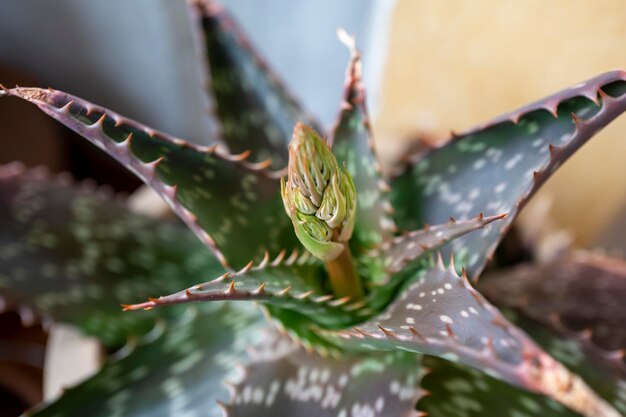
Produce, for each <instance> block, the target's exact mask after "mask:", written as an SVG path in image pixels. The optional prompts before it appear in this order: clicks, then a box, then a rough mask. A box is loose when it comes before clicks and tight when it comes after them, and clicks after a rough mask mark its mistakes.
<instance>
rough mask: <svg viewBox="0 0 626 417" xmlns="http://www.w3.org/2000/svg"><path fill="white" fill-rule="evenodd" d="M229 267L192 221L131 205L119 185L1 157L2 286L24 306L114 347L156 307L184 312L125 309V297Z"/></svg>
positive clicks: (146, 325) (148, 323)
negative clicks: (100, 184) (192, 228)
mask: <svg viewBox="0 0 626 417" xmlns="http://www.w3.org/2000/svg"><path fill="white" fill-rule="evenodd" d="M172 242H175V244H172ZM220 271H223V268H222V266H221V265H220V264H219V263H218V262H217V261H216V260H215V259H214V258H212V257H211V256H207V253H206V249H205V247H204V246H203V245H202V244H201V243H200V242H199V241H198V240H197V239H196V238H195V236H194V235H193V234H192V233H190V232H189V230H187V228H186V227H184V226H183V225H180V224H178V223H176V224H174V223H170V222H163V221H156V220H153V219H150V218H147V217H144V216H140V215H137V214H134V213H131V212H130V211H129V210H128V208H127V207H126V205H125V204H124V202H123V201H122V199H121V198H114V195H113V194H112V192H110V191H108V192H107V191H105V190H102V189H96V188H95V187H94V186H88V185H87V184H84V185H82V186H81V185H75V184H72V182H71V180H69V179H68V178H67V177H66V176H61V175H59V176H52V175H50V174H48V173H46V172H45V171H44V170H42V169H32V170H26V169H25V168H23V167H21V166H20V165H18V164H10V165H5V166H1V167H0V294H2V295H3V297H4V298H5V300H6V302H8V303H9V304H12V305H13V306H15V307H18V308H22V309H28V308H29V307H32V308H34V309H35V311H36V312H38V313H40V314H41V315H43V316H44V318H50V319H53V320H59V321H65V322H69V323H73V324H75V325H77V326H79V327H80V328H81V329H82V330H84V331H86V332H87V333H89V334H91V335H95V336H97V337H99V338H100V339H101V340H102V341H103V342H104V343H105V344H107V345H108V346H110V347H115V346H120V345H122V344H123V343H124V342H126V340H127V338H128V337H129V336H130V335H138V334H141V333H144V332H146V331H148V330H149V329H150V328H151V327H152V325H153V323H154V319H155V318H156V317H168V316H172V315H174V316H176V315H178V314H180V310H172V311H169V312H165V311H164V312H159V313H155V312H150V313H148V314H145V315H128V314H122V312H121V311H120V310H121V309H120V304H121V303H123V302H128V301H129V299H132V298H135V297H147V296H149V295H150V294H152V293H153V292H154V291H174V290H175V289H178V288H181V287H184V286H186V285H191V284H192V283H193V281H192V280H191V279H193V278H194V277H197V276H199V275H204V274H218V273H220Z"/></svg>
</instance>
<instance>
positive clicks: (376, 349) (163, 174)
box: [0, 1, 626, 417]
mask: <svg viewBox="0 0 626 417" xmlns="http://www.w3.org/2000/svg"><path fill="white" fill-rule="evenodd" d="M190 7H191V8H192V11H193V14H192V16H193V18H194V24H197V26H198V27H199V29H200V31H201V33H202V35H203V36H201V37H199V39H200V40H202V41H203V43H204V45H203V46H204V50H205V51H206V57H207V58H208V59H207V61H206V64H207V65H206V68H207V71H208V72H207V75H208V76H207V79H209V80H210V81H209V82H208V83H207V94H208V95H209V97H210V98H211V101H212V103H213V104H214V108H213V112H212V113H211V114H210V115H209V116H208V117H211V118H212V119H213V120H212V121H213V122H214V123H216V124H217V125H220V126H221V127H222V129H221V135H220V136H219V137H215V138H213V139H214V141H215V143H216V145H215V146H208V147H207V146H197V145H194V144H191V143H188V142H186V141H183V140H181V139H178V138H173V137H170V136H169V135H167V134H165V133H162V132H157V131H155V130H154V129H151V128H149V127H146V126H143V125H142V124H141V123H138V122H135V121H132V120H129V119H127V118H125V117H123V116H121V115H118V114H116V113H114V112H112V111H110V110H107V109H104V108H102V107H99V106H97V105H95V104H92V103H89V102H87V101H85V100H83V99H80V98H78V97H75V96H71V95H69V94H67V93H64V92H61V91H56V90H52V89H41V88H25V87H15V88H7V87H2V89H1V90H0V97H3V96H4V97H17V98H19V99H22V100H26V101H28V102H31V103H33V104H35V105H36V106H37V107H38V108H39V109H40V110H41V111H43V112H44V113H46V114H48V115H49V116H51V117H53V118H54V119H56V120H58V121H59V122H61V123H62V124H64V125H66V126H67V127H69V128H70V129H72V130H74V131H76V132H78V133H79V134H80V135H82V136H83V137H84V138H85V139H87V140H88V141H90V142H91V143H93V144H94V145H96V146H97V147H99V148H101V149H102V150H103V151H104V152H106V153H108V154H109V155H110V156H111V157H113V158H115V159H116V160H117V161H118V162H120V163H121V164H122V165H124V166H125V167H127V168H128V169H129V170H130V171H132V172H133V173H134V174H135V175H137V177H139V178H140V179H141V180H143V181H144V182H145V183H146V184H147V185H148V186H149V187H151V188H152V189H153V190H155V191H156V192H157V193H158V194H159V195H160V196H161V197H162V198H163V199H164V200H165V202H167V203H168V204H169V206H170V207H171V208H172V210H173V212H174V213H176V215H177V216H178V217H179V218H180V220H182V223H179V222H173V221H169V220H163V219H156V218H150V217H145V216H142V215H140V214H136V213H133V212H132V211H130V210H129V208H128V207H127V205H126V203H125V201H124V199H123V198H115V196H114V195H112V194H111V193H110V192H105V191H102V190H100V189H96V188H94V187H90V186H85V185H81V184H74V183H72V181H70V180H68V178H67V177H64V176H58V175H52V174H49V173H46V172H45V171H44V170H41V169H36V170H29V169H25V168H24V167H22V166H20V165H19V164H9V165H6V166H3V167H2V168H0V196H1V198H0V226H1V227H0V290H1V291H2V294H3V296H4V297H5V300H6V303H7V305H9V306H14V307H16V308H18V309H19V310H20V311H22V312H23V313H28V314H36V315H39V316H40V317H42V318H45V319H48V320H58V321H65V322H69V323H73V324H75V325H76V326H78V327H79V328H80V329H82V330H83V331H85V332H86V333H88V334H91V335H94V336H96V337H99V338H100V340H101V341H102V342H103V343H104V344H105V346H107V347H108V348H109V349H110V350H111V351H116V353H115V354H113V355H112V356H111V357H110V359H109V360H108V361H107V362H106V364H105V365H104V366H103V368H102V369H101V371H100V372H99V373H97V374H96V375H95V376H93V377H91V378H89V379H87V380H86V381H84V382H83V383H81V384H79V385H77V386H75V387H71V388H69V389H67V390H66V391H65V392H64V394H63V395H62V396H61V397H60V398H59V399H58V400H56V401H54V402H52V403H50V404H46V405H42V406H41V407H38V408H37V409H36V410H33V411H32V412H30V413H29V415H33V416H37V417H43V416H66V415H68V416H69V415H91V416H98V415H116V416H118V415H119V416H122V415H123V416H140V415H151V416H160V415H170V414H175V415H186V416H196V415H198V416H199V415H209V416H217V415H226V416H249V415H255V416H276V415H280V416H340V417H349V416H353V417H356V416H415V415H425V414H426V413H428V414H429V415H432V416H439V417H452V416H483V417H484V416H491V415H493V416H502V415H510V416H528V415H541V416H572V415H580V414H582V415H585V416H594V417H597V416H610V417H613V416H619V415H620V413H625V412H626V384H625V382H624V379H623V377H624V375H623V372H621V373H620V372H617V374H615V373H611V374H610V377H609V373H608V372H607V373H603V369H604V368H602V367H603V366H606V363H603V362H602V361H599V362H598V361H597V358H595V357H594V356H593V355H591V354H588V352H587V351H586V350H585V349H584V346H582V345H581V342H580V341H579V340H578V339H576V338H568V337H567V336H563V335H555V334H552V333H549V331H548V330H546V329H542V328H539V327H538V325H537V324H536V323H530V322H529V321H528V319H527V318H525V317H524V315H523V314H522V315H520V314H519V313H517V314H516V313H513V312H509V311H508V310H507V311H505V314H503V313H501V312H500V311H498V309H497V308H496V307H495V306H494V305H493V304H491V303H490V302H489V301H487V300H486V299H485V298H484V297H483V295H481V293H480V292H479V291H478V290H477V289H475V288H474V286H475V284H476V283H477V279H478V277H479V275H480V274H481V271H482V270H483V268H484V267H485V265H486V264H487V262H488V260H489V259H490V258H491V257H492V255H493V253H494V250H495V248H496V247H497V245H498V243H499V242H500V240H501V239H502V236H503V235H504V233H505V232H506V231H507V229H508V228H509V227H510V225H511V222H512V221H513V220H514V219H515V217H516V215H517V213H518V211H519V210H520V209H521V208H522V207H523V205H524V204H525V203H526V202H527V201H528V200H529V199H530V198H531V197H532V196H533V194H534V193H535V192H536V190H537V189H538V188H539V187H540V186H541V185H542V184H543V183H544V182H545V180H546V179H547V178H548V177H549V176H550V175H551V174H552V173H553V172H554V171H555V170H556V169H557V168H558V167H559V166H560V165H561V164H562V163H563V162H564V161H565V160H566V159H567V158H568V157H569V156H570V155H571V154H572V153H573V152H574V151H576V150H577V149H578V148H580V147H581V146H582V145H583V144H584V143H585V142H586V141H587V140H588V139H590V138H591V137H592V136H593V135H594V134H595V133H596V132H597V131H598V130H599V129H601V128H602V127H603V126H605V125H606V124H608V123H609V122H611V121H612V120H613V119H614V118H616V117H617V116H618V115H619V114H621V113H622V112H623V111H624V110H626V73H624V72H623V71H615V72H611V73H607V74H604V75H601V76H599V77H596V78H593V79H591V80H589V81H586V82H584V83H581V84H578V85H575V86H573V87H571V88H569V89H566V90H564V91H562V92H560V93H557V94H555V95H553V96H550V97H548V98H546V99H543V100H541V101H538V102H536V103H533V104H531V105H528V106H526V107H522V108H521V109H519V110H517V111H514V112H512V113H509V114H506V115H504V116H501V117H499V118H496V119H494V120H493V121H491V122H489V123H486V124H483V125H481V126H480V127H478V128H476V129H472V130H470V131H468V132H466V133H463V134H458V135H454V136H453V137H452V138H451V139H450V140H449V141H447V142H445V143H444V144H442V145H441V146H439V147H437V148H432V149H429V150H428V151H426V152H423V153H421V154H419V155H414V156H412V157H410V158H408V161H407V162H406V166H403V169H402V170H398V172H400V171H401V172H402V173H401V174H399V175H394V176H386V175H384V174H383V172H382V170H381V168H380V166H379V163H378V162H377V157H376V150H375V147H374V142H373V138H372V134H371V129H370V125H369V120H368V116H367V111H366V108H365V89H364V87H363V84H362V80H361V62H360V56H359V52H358V51H357V49H356V47H355V45H354V40H353V39H352V38H350V37H349V36H347V35H346V34H345V33H342V34H341V36H340V37H341V39H342V40H343V41H344V43H346V44H347V46H348V47H349V49H350V53H351V57H350V61H349V64H348V69H347V73H346V82H345V91H344V96H343V100H342V103H341V104H340V112H339V117H338V121H337V124H336V126H335V127H334V129H333V130H332V132H330V134H329V135H328V136H327V139H324V138H323V136H321V135H320V133H318V132H320V129H319V126H318V124H317V123H316V122H315V120H314V119H313V118H311V117H310V116H308V115H307V114H306V112H304V111H303V110H302V108H301V107H300V106H299V105H298V103H297V102H296V101H295V100H294V99H293V98H292V97H291V95H290V94H289V93H288V92H287V90H286V89H285V88H284V86H283V85H282V84H281V83H280V82H279V81H278V79H277V77H276V76H275V75H273V74H272V73H271V72H270V71H269V69H268V67H267V65H266V64H264V63H263V61H262V60H261V59H260V58H259V57H258V56H257V55H256V54H255V53H254V52H253V51H252V49H251V47H250V44H249V42H248V41H247V40H246V39H245V37H244V36H243V35H242V33H241V32H240V31H239V30H238V29H237V27H236V25H235V23H234V22H233V21H232V20H231V19H230V18H229V17H228V16H227V15H226V14H225V12H224V11H223V10H222V9H221V8H220V7H219V6H217V5H216V4H215V3H212V2H211V3H208V2H203V1H196V2H193V3H191V5H190ZM292 132H293V133H292ZM226 148H228V149H229V150H228V151H227V150H225V149H226ZM268 158H270V159H268ZM398 168H399V167H398ZM449 217H450V219H449V220H448V218H449ZM455 219H457V220H455ZM448 258H450V262H447V261H445V262H444V260H443V259H448ZM557 278H558V276H555V277H554V279H555V280H556V279H557ZM515 279H516V277H515V275H512V276H510V277H508V278H507V280H510V281H511V282H513V281H514V280H515ZM494 282H495V281H494ZM506 286H507V285H505V287H506ZM501 293H504V292H501V291H495V293H494V294H493V297H492V300H493V301H494V302H496V303H502V305H503V306H504V307H505V308H508V307H511V306H513V307H515V306H516V304H515V302H510V298H512V299H513V300H515V299H516V298H517V297H518V293H516V292H513V293H512V294H510V297H505V296H502V297H500V296H499V294H501ZM167 294H169V295H167ZM533 296H536V297H537V298H538V301H537V302H538V303H540V304H541V306H542V309H541V311H542V312H543V313H544V314H546V315H548V314H550V312H555V313H557V312H558V311H559V308H560V306H559V305H558V304H554V305H553V304H551V301H553V299H554V297H553V296H551V295H549V294H547V293H546V292H539V293H538V294H536V295H533ZM148 297H153V298H148ZM154 297H157V298H154ZM580 297H581V298H580V302H583V303H585V307H586V308H588V309H590V310H594V309H596V308H597V309H600V308H601V307H602V303H603V300H607V299H613V300H616V298H613V297H619V293H618V292H610V291H608V292H606V293H602V295H601V296H600V295H598V296H597V297H592V298H583V296H580ZM146 298H148V300H147V301H143V300H145V299H146ZM209 301H227V302H226V303H217V304H216V303H210V302H209ZM236 301H255V302H257V303H258V304H259V305H260V306H261V307H260V309H261V310H262V311H263V312H264V313H265V314H264V315H262V316H260V315H259V314H258V309H257V308H256V307H250V306H248V305H247V304H246V303H237V302H236ZM190 302H197V303H196V304H194V305H192V306H190V305H187V304H188V303H190ZM129 303H136V304H129ZM119 304H123V306H124V307H123V309H124V310H142V309H144V310H149V311H140V312H122V311H121V309H120V308H119ZM165 305H171V306H169V307H167V308H157V307H162V306H165ZM255 305H256V303H255ZM602 325H603V326H606V325H610V326H619V323H615V322H613V321H608V320H606V321H604V322H603V323H602ZM526 332H529V333H531V334H532V335H533V336H534V337H535V338H536V339H537V342H536V341H534V340H533V338H532V337H531V336H530V335H529V334H528V333H526ZM619 343H622V345H620V346H619V347H620V348H623V347H624V346H623V340H621V339H619ZM613 348H614V346H613ZM564 349H567V354H563V351H564ZM559 359H560V360H561V361H559ZM615 363H616V362H615V361H614V362H612V363H611V365H609V366H610V367H612V368H613V370H615V369H614V368H615ZM235 364H240V365H241V366H242V367H243V372H235V371H234V367H235ZM622 365H623V364H622ZM622 370H623V368H622ZM618 410H619V411H618ZM577 413H578V414H577Z"/></svg>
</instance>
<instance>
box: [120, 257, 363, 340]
mask: <svg viewBox="0 0 626 417" xmlns="http://www.w3.org/2000/svg"><path fill="white" fill-rule="evenodd" d="M323 274H324V270H323V266H322V263H321V262H320V261H319V260H317V259H316V258H314V257H312V256H311V255H310V254H309V253H308V252H305V253H304V254H302V255H299V254H298V253H297V252H294V253H293V254H291V256H289V257H287V258H286V257H285V254H284V253H283V254H281V255H279V257H278V258H276V259H274V260H272V261H271V262H270V260H269V257H266V258H265V259H264V260H263V261H262V262H261V263H260V264H258V265H253V263H252V262H251V263H249V264H248V265H247V266H246V267H244V268H243V269H242V270H240V271H238V272H235V273H225V274H223V275H222V276H220V277H218V278H216V279H214V280H212V281H207V282H205V283H201V284H196V285H194V286H192V287H189V288H187V289H184V290H182V291H178V292H176V293H174V294H171V295H166V296H162V297H159V298H151V299H150V300H148V301H146V302H144V303H140V304H134V305H127V306H125V309H126V310H139V309H152V308H153V307H161V306H166V305H171V304H184V303H191V302H207V301H222V300H251V301H252V300H256V301H259V302H262V303H267V304H271V305H273V306H276V307H279V308H285V309H288V310H293V311H296V312H298V314H300V315H303V316H305V317H307V318H309V319H311V320H312V321H313V322H315V323H318V324H319V325H321V326H324V327H334V328H337V327H345V326H348V325H350V324H354V323H357V322H358V321H360V320H363V318H364V317H367V316H369V315H371V311H370V310H369V309H366V308H363V305H364V303H362V302H359V303H354V302H350V300H349V298H348V297H345V298H340V299H337V298H335V297H334V296H333V295H332V294H329V293H328V292H326V291H325V290H324V289H323V282H322V277H323Z"/></svg>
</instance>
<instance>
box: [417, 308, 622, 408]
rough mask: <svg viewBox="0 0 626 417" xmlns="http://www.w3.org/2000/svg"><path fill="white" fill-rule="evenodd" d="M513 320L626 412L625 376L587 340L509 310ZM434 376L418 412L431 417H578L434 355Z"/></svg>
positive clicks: (429, 362)
mask: <svg viewBox="0 0 626 417" xmlns="http://www.w3.org/2000/svg"><path fill="white" fill-rule="evenodd" d="M507 316H509V317H511V320H512V321H513V322H514V323H515V324H517V325H518V326H520V327H521V328H523V329H524V330H525V331H527V332H528V333H529V334H530V335H531V336H532V337H533V338H534V340H536V341H537V342H538V343H539V344H540V345H541V346H542V347H543V348H544V349H545V350H546V351H547V352H548V353H550V354H551V355H552V356H553V357H554V358H556V359H558V360H559V361H561V363H563V364H564V365H566V366H567V367H568V368H569V369H570V370H571V371H572V372H574V373H576V374H578V375H580V376H581V377H582V378H583V379H584V380H585V382H586V383H587V384H589V385H590V386H591V387H592V388H593V389H594V390H595V391H596V392H597V393H598V394H599V395H600V396H601V397H603V398H604V399H605V400H607V401H608V402H609V403H610V404H611V405H612V406H613V407H615V408H616V409H617V410H618V411H619V412H621V413H624V414H626V373H624V370H623V369H620V368H619V367H616V366H615V363H614V362H612V361H611V360H609V359H608V358H606V357H603V356H602V355H598V354H597V353H596V352H591V351H589V350H588V349H586V347H585V342H584V341H582V340H576V339H575V338H567V337H566V338H563V337H562V336H561V335H558V334H556V333H554V332H552V331H549V329H547V328H546V327H545V326H543V325H541V324H539V323H538V322H535V321H532V320H528V319H526V318H524V317H522V316H520V315H516V314H512V313H511V312H510V311H507ZM424 366H426V367H427V368H429V369H430V370H431V372H430V373H429V374H428V375H426V376H425V377H424V379H423V383H422V387H423V388H424V389H425V390H427V391H429V392H430V393H431V395H429V396H427V397H424V398H423V399H422V400H421V401H420V403H419V404H418V409H419V410H422V411H425V412H427V413H428V415H429V416H432V417H450V416H458V417H488V416H494V417H495V416H513V417H534V416H542V417H543V416H546V417H566V416H567V417H575V416H579V414H577V413H575V412H573V411H571V410H569V409H567V408H565V407H563V406H562V405H561V404H559V403H557V402H555V401H553V400H551V399H549V398H546V397H543V396H541V395H537V394H534V393H531V392H527V391H523V390H521V389H519V388H516V387H514V386H512V385H508V384H505V383H503V382H501V381H498V380H496V379H494V378H491V377H489V376H487V375H485V374H483V373H480V372H479V371H477V370H474V369H471V368H466V367H462V366H459V365H458V364H454V363H452V362H449V361H443V360H441V359H438V358H434V357H425V358H424Z"/></svg>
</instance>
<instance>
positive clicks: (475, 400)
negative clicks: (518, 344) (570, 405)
mask: <svg viewBox="0 0 626 417" xmlns="http://www.w3.org/2000/svg"><path fill="white" fill-rule="evenodd" d="M424 365H425V366H426V367H428V369H430V372H429V373H428V374H427V375H426V376H425V377H424V379H423V382H422V387H423V388H424V389H425V390H427V391H428V392H429V393H430V394H429V395H428V396H425V397H424V398H422V399H421V400H420V402H419V403H418V405H417V408H418V410H420V411H423V412H425V413H427V415H428V416H429V417H504V416H507V417H508V416H510V417H538V416H541V417H580V414H578V413H575V412H573V411H571V410H569V409H567V408H565V407H563V406H562V405H561V404H559V403H558V402H556V401H553V400H550V399H549V398H546V397H544V396H542V395H539V394H535V393H532V392H528V391H524V390H522V389H520V388H517V387H514V386H512V385H509V384H506V383H504V382H502V381H498V380H497V379H494V378H491V377H489V376H488V375H485V374H483V373H480V372H478V371H476V370H474V369H471V368H466V367H462V366H460V365H458V364H455V363H452V362H449V361H445V360H442V359H439V358H434V357H432V356H429V357H426V358H424Z"/></svg>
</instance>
